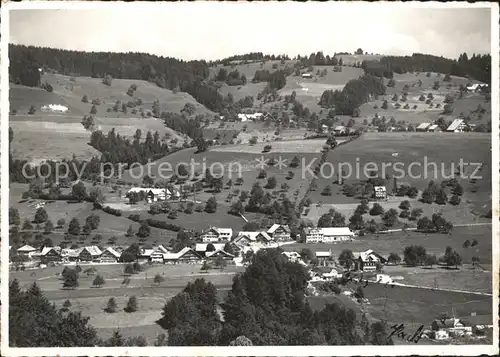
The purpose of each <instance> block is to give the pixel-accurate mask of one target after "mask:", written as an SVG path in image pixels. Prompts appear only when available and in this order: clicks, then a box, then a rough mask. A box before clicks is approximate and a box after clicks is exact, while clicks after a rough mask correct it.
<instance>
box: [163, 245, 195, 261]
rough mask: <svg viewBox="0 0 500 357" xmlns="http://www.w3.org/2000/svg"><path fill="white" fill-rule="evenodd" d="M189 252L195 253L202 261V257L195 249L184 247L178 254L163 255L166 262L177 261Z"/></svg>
mask: <svg viewBox="0 0 500 357" xmlns="http://www.w3.org/2000/svg"><path fill="white" fill-rule="evenodd" d="M188 252H192V253H194V254H195V255H197V256H198V257H200V259H201V256H200V255H199V254H198V253H196V252H195V251H194V250H193V249H191V248H189V247H184V248H182V249H181V250H180V251H179V252H177V253H164V254H163V259H164V260H177V259H179V258H181V257H182V256H183V255H185V254H186V253H188Z"/></svg>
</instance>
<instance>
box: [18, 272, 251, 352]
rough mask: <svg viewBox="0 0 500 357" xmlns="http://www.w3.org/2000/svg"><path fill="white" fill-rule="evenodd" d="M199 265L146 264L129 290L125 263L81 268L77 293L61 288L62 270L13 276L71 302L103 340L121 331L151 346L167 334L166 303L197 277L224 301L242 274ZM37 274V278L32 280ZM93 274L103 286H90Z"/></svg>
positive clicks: (50, 296)
mask: <svg viewBox="0 0 500 357" xmlns="http://www.w3.org/2000/svg"><path fill="white" fill-rule="evenodd" d="M91 266H92V267H95V268H96V270H97V271H96V272H95V273H94V275H90V276H87V274H85V273H84V271H85V270H86V269H87V268H89V267H91ZM200 267H201V266H200V265H187V264H186V265H175V266H169V265H148V264H146V265H144V268H145V270H144V271H142V272H140V273H138V274H135V275H132V276H131V277H130V279H131V282H130V284H129V285H128V286H126V287H125V286H123V285H121V282H122V280H123V278H124V275H123V268H124V265H123V264H110V265H97V264H96V265H82V268H83V271H82V273H80V278H79V284H80V286H79V287H78V288H77V289H75V290H64V289H61V286H62V281H61V280H59V279H60V276H57V275H55V274H56V273H60V272H61V271H62V269H63V268H62V267H61V266H59V267H54V268H46V269H41V270H36V271H24V272H21V271H19V272H11V273H10V278H11V279H14V278H16V279H18V280H19V282H20V285H21V287H22V288H26V287H28V286H29V285H30V284H31V283H32V282H34V281H36V282H37V284H39V286H40V287H41V289H42V290H43V291H44V294H45V295H46V296H47V298H48V299H49V300H50V301H52V302H54V303H55V304H56V306H58V307H62V304H63V303H64V301H65V300H66V299H69V300H70V301H71V303H72V306H71V307H70V309H71V310H74V311H81V312H82V314H83V315H84V316H88V317H90V321H89V323H90V324H91V325H93V326H94V327H96V328H97V331H98V334H99V337H101V338H109V337H110V336H111V334H112V333H113V331H114V330H116V329H120V332H121V333H122V335H123V336H126V337H128V336H140V335H142V336H144V337H145V338H146V339H147V340H148V342H149V344H153V343H154V341H155V339H156V337H157V335H158V334H159V333H165V331H164V330H163V329H162V328H161V327H160V326H158V325H157V324H156V321H157V320H158V319H159V318H161V309H162V308H163V306H164V305H165V303H166V302H167V301H168V300H169V299H170V298H172V297H173V296H175V295H176V294H177V293H179V292H180V291H181V290H182V289H183V288H184V287H185V286H186V284H187V283H188V282H193V281H194V280H195V279H197V278H204V279H205V280H206V281H210V282H212V283H213V284H214V285H215V286H216V287H217V288H218V290H219V295H220V298H222V297H223V296H224V294H225V292H224V290H227V289H229V288H230V287H231V284H232V278H233V276H234V275H235V274H236V273H238V272H241V271H243V268H242V267H236V266H227V267H226V268H225V269H224V270H223V271H220V270H209V271H208V272H207V273H202V272H201V271H200ZM33 272H35V274H36V276H32V273H33ZM95 274H100V275H102V276H103V277H104V279H105V280H106V283H105V284H104V285H103V286H102V287H101V288H97V287H92V281H93V279H94V276H95ZM155 274H160V275H162V276H163V277H164V278H165V281H164V282H162V283H160V284H155V283H154V282H153V278H154V276H155ZM132 295H134V296H136V297H137V300H138V310H137V311H136V312H134V313H127V312H125V311H123V308H124V307H125V306H126V303H127V301H128V299H129V297H130V296H132ZM110 297H114V298H115V300H116V303H117V305H118V307H117V311H116V313H106V312H105V311H104V308H105V307H106V304H107V301H108V299H109V298H110Z"/></svg>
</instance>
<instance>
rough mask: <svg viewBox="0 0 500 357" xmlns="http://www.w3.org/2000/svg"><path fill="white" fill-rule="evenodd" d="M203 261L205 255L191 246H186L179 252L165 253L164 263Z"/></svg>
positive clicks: (199, 262)
mask: <svg viewBox="0 0 500 357" xmlns="http://www.w3.org/2000/svg"><path fill="white" fill-rule="evenodd" d="M202 261H203V257H202V256H201V255H200V254H198V253H197V252H195V251H194V250H193V249H191V248H189V247H184V248H182V249H181V250H180V251H179V252H177V253H170V252H169V253H164V254H163V263H164V264H179V263H186V264H201V262H202Z"/></svg>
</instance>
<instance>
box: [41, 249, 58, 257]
mask: <svg viewBox="0 0 500 357" xmlns="http://www.w3.org/2000/svg"><path fill="white" fill-rule="evenodd" d="M57 248H59V247H43V249H42V252H41V253H40V255H41V256H43V255H47V253H49V252H50V251H51V250H53V251H55V252H56V253H57V254H61V252H60V248H59V249H57Z"/></svg>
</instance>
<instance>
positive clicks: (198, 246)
mask: <svg viewBox="0 0 500 357" xmlns="http://www.w3.org/2000/svg"><path fill="white" fill-rule="evenodd" d="M209 244H210V243H197V244H196V247H195V248H194V250H195V251H197V252H203V253H205V252H206V251H207V247H208V245H209ZM212 244H213V245H214V247H215V250H219V249H224V246H225V245H226V243H212Z"/></svg>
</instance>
